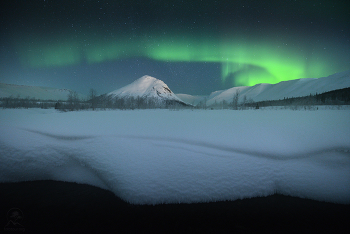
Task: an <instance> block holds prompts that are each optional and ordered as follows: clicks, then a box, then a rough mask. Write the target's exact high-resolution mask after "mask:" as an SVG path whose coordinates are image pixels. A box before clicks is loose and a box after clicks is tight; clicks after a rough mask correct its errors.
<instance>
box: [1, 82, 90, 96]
mask: <svg viewBox="0 0 350 234" xmlns="http://www.w3.org/2000/svg"><path fill="white" fill-rule="evenodd" d="M70 92H71V90H69V89H55V88H48V87H39V86H27V85H14V84H4V83H0V97H10V96H13V97H17V96H18V95H19V96H20V97H21V98H26V97H29V98H35V99H41V100H67V97H68V94H69V93H70ZM78 96H79V98H85V96H84V95H82V94H78Z"/></svg>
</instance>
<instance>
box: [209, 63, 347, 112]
mask: <svg viewBox="0 0 350 234" xmlns="http://www.w3.org/2000/svg"><path fill="white" fill-rule="evenodd" d="M347 87H350V70H349V71H344V72H339V73H336V74H333V75H330V76H328V77H322V78H304V79H297V80H289V81H282V82H280V83H277V84H257V85H254V86H242V87H233V88H230V89H227V90H224V91H222V90H221V91H216V92H213V93H212V94H211V95H210V96H209V98H208V101H207V105H213V104H214V103H215V102H216V103H221V102H222V101H223V100H225V101H227V102H232V98H233V95H234V94H235V93H236V92H237V90H238V91H239V92H240V100H242V98H243V97H244V96H246V97H247V99H253V100H254V101H256V102H258V101H265V100H279V99H283V98H291V97H302V96H307V95H310V94H316V93H324V92H328V91H332V90H336V89H342V88H347Z"/></svg>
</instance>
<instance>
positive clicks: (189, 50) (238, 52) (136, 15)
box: [0, 0, 350, 95]
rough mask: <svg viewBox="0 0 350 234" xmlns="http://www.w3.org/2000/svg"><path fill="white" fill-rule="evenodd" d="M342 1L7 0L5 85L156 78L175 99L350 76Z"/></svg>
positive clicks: (102, 85) (347, 10) (102, 84)
mask: <svg viewBox="0 0 350 234" xmlns="http://www.w3.org/2000/svg"><path fill="white" fill-rule="evenodd" d="M349 4H350V3H349V1H345V0H340V1H336V0H329V1H326V0H323V1H313V0H306V1H305V0H290V1H285V0H271V1H269V0H266V1H207V0H202V1H200V0H192V1H191V0H184V1H180V0H172V1H166V0H154V1H145V0H143V1H142V0H141V1H137V0H126V1H120V0H119V1H116V0H114V1H102V0H100V1H83V0H77V1H73V0H68V1H67V0H56V1H54V0H40V1H39V0H30V1H23V0H3V1H2V3H0V8H1V9H0V11H1V16H0V21H1V31H0V32H1V38H0V43H1V48H0V72H1V73H0V82H2V83H10V84H20V85H36V86H48V87H55V88H68V89H73V90H75V91H77V92H80V93H83V94H88V91H89V89H90V88H94V89H96V90H97V92H98V94H103V93H106V92H110V91H113V90H115V89H118V88H121V87H122V86H124V85H127V84H129V83H131V82H132V81H134V80H136V79H138V78H140V77H141V76H143V75H150V76H153V77H156V78H158V79H161V80H163V81H164V82H165V83H166V84H168V86H169V87H170V88H171V89H172V91H173V92H175V93H188V94H193V95H208V94H210V92H212V91H215V90H220V89H227V88H231V87H233V86H242V85H255V84H257V83H277V82H280V81H284V80H291V79H298V78H307V77H323V76H328V75H331V74H334V73H336V72H341V71H345V70H349V69H350V6H349Z"/></svg>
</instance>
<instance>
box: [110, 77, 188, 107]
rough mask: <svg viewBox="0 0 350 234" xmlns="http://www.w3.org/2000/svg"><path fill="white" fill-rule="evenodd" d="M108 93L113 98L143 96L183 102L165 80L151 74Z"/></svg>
mask: <svg viewBox="0 0 350 234" xmlns="http://www.w3.org/2000/svg"><path fill="white" fill-rule="evenodd" d="M107 95H108V96H111V97H112V98H116V97H118V98H124V97H134V98H136V97H143V98H157V99H159V100H162V101H170V100H171V101H177V102H181V103H182V102H183V101H182V100H181V99H180V98H178V97H177V96H176V95H175V94H174V93H173V92H172V91H171V90H170V88H169V87H168V86H167V85H166V84H165V83H164V82H163V81H161V80H159V79H157V78H154V77H152V76H149V75H145V76H142V77H141V78H139V79H137V80H135V81H134V82H132V83H131V84H129V85H126V86H124V87H122V88H120V89H117V90H115V91H113V92H110V93H108V94H107Z"/></svg>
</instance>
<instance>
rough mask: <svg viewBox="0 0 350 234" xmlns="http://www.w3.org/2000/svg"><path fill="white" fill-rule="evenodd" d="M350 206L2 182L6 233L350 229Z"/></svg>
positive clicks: (1, 224)
mask: <svg viewBox="0 0 350 234" xmlns="http://www.w3.org/2000/svg"><path fill="white" fill-rule="evenodd" d="M349 216H350V206H349V205H338V204H332V203H326V202H317V201H313V200H308V199H300V198H294V197H289V196H283V195H273V196H269V197H263V198H253V199H244V200H237V201H226V202H215V203H202V204H174V205H157V206H139V205H130V204H127V203H125V202H123V201H122V200H120V199H119V198H118V197H116V196H115V195H114V194H113V193H111V192H109V191H106V190H103V189H99V188H96V187H93V186H89V185H81V184H75V183H66V182H55V181H35V182H21V183H7V184H0V233H3V232H4V233H18V232H21V233H91V232H95V233H169V232H170V233H350V220H349V219H348V218H347V217H349Z"/></svg>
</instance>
